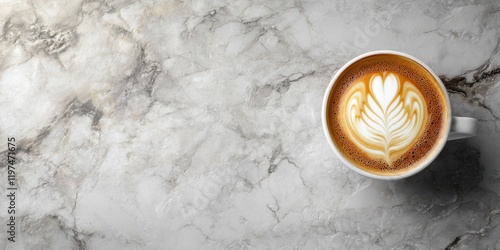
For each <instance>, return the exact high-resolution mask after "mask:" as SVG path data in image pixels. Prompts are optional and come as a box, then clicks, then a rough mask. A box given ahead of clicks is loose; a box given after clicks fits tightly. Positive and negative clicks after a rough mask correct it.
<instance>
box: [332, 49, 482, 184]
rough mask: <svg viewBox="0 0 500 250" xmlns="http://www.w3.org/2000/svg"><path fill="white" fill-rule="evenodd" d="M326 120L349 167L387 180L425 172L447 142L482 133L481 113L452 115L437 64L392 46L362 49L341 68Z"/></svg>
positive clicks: (334, 143) (337, 152)
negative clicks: (432, 66)
mask: <svg viewBox="0 0 500 250" xmlns="http://www.w3.org/2000/svg"><path fill="white" fill-rule="evenodd" d="M322 122H323V130H324V133H325V136H326V138H327V141H328V143H329V145H330V146H331V148H332V150H333V152H334V153H335V155H336V156H337V157H338V158H339V159H340V160H341V161H342V162H343V164H344V165H345V166H347V167H348V168H350V169H352V170H354V171H355V172H357V173H359V174H361V175H364V176H367V177H371V178H375V179H383V180H397V179H402V178H406V177H409V176H412V175H414V174H416V173H418V172H420V171H422V170H423V169H425V168H426V167H427V166H429V164H430V163H431V162H432V161H433V160H434V159H435V158H436V157H437V156H438V155H439V153H440V152H441V150H442V149H443V147H444V145H445V143H446V141H448V140H454V139H461V138H467V137H471V136H474V135H475V134H476V128H477V120H476V119H474V118H470V117H452V116H451V105H450V101H449V96H448V93H447V91H446V88H445V86H444V84H443V83H442V81H441V80H440V79H439V77H438V76H437V75H436V74H435V73H434V72H433V71H432V70H431V69H430V68H429V66H427V65H426V64H425V63H423V62H422V61H420V60H419V59H417V58H415V57H413V56H411V55H408V54H405V53H402V52H397V51H390V50H380V51H373V52H368V53H365V54H362V55H360V56H357V57H356V58H354V59H352V60H350V61H349V62H348V63H347V64H345V65H344V66H343V67H342V68H341V69H340V70H338V72H337V73H336V74H335V75H334V76H333V78H332V80H331V81H330V83H329V85H328V88H327V89H326V92H325V95H324V99H323V108H322Z"/></svg>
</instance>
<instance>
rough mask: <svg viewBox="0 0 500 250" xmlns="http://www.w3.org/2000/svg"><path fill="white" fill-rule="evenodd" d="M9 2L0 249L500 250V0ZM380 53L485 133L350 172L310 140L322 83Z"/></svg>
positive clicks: (3, 40) (1, 22) (318, 133)
mask: <svg viewBox="0 0 500 250" xmlns="http://www.w3.org/2000/svg"><path fill="white" fill-rule="evenodd" d="M0 6H1V7H0V27H2V29H1V30H0V114H1V116H0V138H1V142H0V143H1V148H2V149H1V152H2V153H1V156H0V159H1V160H2V164H1V166H0V183H1V184H0V187H1V189H2V190H1V194H2V195H1V196H2V198H1V199H0V221H2V223H1V224H2V226H0V227H2V228H1V229H0V238H1V240H0V249H500V215H499V214H500V196H499V195H500V88H499V87H498V85H499V82H500V3H499V2H498V1H495V0H489V1H488V0H486V1H430V0H426V1H411V0H404V1H395V0H394V1H388V0H384V1H345V0H339V1H326V0H321V1H254V2H250V1H222V0H221V1H219V0H216V1H196V0H194V1H177V0H172V1H168V0H167V1H163V0H157V1H155V0H151V1H132V0H115V1H98V0H88V1H83V0H74V1H73V0H72V1H70V0H66V1H63V0H52V1H49V0H43V1H28V0H26V1H25V0H16V1H12V0H7V1H5V0H4V1H0ZM377 49H392V50H398V51H403V52H406V53H409V54H411V55H414V56H416V57H417V58H420V59H421V60H422V61H424V62H426V63H428V65H429V66H430V67H431V68H432V69H433V70H434V71H435V72H436V73H437V74H438V75H440V77H441V78H442V80H443V82H444V83H445V84H446V86H447V89H448V91H449V92H450V94H451V102H452V108H453V114H454V115H459V116H471V117H475V118H477V119H478V120H479V131H478V135H477V137H475V138H472V139H467V140H460V141H453V142H449V143H448V144H447V145H446V147H445V148H444V150H443V152H442V153H441V154H440V156H439V157H438V158H437V160H436V161H435V162H434V163H433V164H432V165H431V166H430V167H429V168H427V169H426V170H424V171H423V172H420V173H419V174H417V175H415V176H413V177H410V178H408V179H404V180H401V181H378V180H372V179H368V178H365V177H362V176H360V175H358V174H356V173H354V172H353V171H351V170H349V169H347V168H346V167H344V166H343V165H342V164H341V163H340V161H339V160H338V159H337V158H336V157H335V156H334V154H333V152H332V151H331V149H330V148H329V145H328V144H327V142H326V140H325V138H324V134H323V131H322V127H321V103H322V97H323V94H324V91H325V89H326V87H327V85H328V82H329V80H330V78H331V77H332V75H333V74H334V73H335V72H336V71H337V70H338V69H339V68H340V67H341V66H342V65H343V64H344V63H346V62H347V61H348V60H349V59H351V58H353V57H355V56H356V55H359V54H361V53H363V52H367V51H372V50H377ZM10 137H14V138H15V139H16V147H17V154H16V156H17V158H18V162H17V163H16V164H15V167H16V171H17V172H16V185H17V187H18V190H17V191H16V192H17V193H16V195H17V196H16V202H17V203H16V204H17V207H16V214H15V216H16V223H17V224H16V230H17V233H16V238H15V240H16V242H11V241H8V240H6V239H7V238H8V237H9V234H8V233H7V226H6V223H7V222H8V220H9V218H10V215H9V214H8V213H7V208H8V206H9V199H8V197H7V194H8V192H7V187H8V183H7V179H8V172H7V164H6V162H7V153H8V152H7V150H6V148H7V144H8V142H7V138H10Z"/></svg>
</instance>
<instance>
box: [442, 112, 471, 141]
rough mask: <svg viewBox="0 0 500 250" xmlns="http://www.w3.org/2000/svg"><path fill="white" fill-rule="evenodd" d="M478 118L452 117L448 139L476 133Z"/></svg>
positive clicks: (465, 136) (466, 136)
mask: <svg viewBox="0 0 500 250" xmlns="http://www.w3.org/2000/svg"><path fill="white" fill-rule="evenodd" d="M476 131H477V119H475V118H471V117H457V116H454V117H452V119H451V128H450V133H449V134H448V141H451V140H456V139H462V138H468V137H472V136H475V135H476Z"/></svg>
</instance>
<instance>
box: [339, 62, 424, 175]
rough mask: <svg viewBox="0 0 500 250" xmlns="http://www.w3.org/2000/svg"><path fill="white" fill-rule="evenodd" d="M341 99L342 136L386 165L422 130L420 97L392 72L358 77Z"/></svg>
mask: <svg viewBox="0 0 500 250" xmlns="http://www.w3.org/2000/svg"><path fill="white" fill-rule="evenodd" d="M363 79H367V80H363ZM343 98H345V99H344V100H343V101H342V102H343V103H345V105H343V106H342V107H341V108H340V113H341V114H343V116H344V117H343V119H342V120H343V122H341V126H342V128H343V130H344V132H345V134H346V136H347V137H348V138H349V139H350V140H351V141H352V142H354V143H355V145H356V146H357V147H359V148H360V149H362V150H364V151H365V152H367V153H368V154H370V155H372V156H373V157H374V158H381V159H384V160H385V161H386V162H387V164H388V165H389V166H391V165H392V163H393V162H394V161H395V160H396V159H397V158H398V157H399V156H401V155H402V154H404V153H406V152H407V151H408V150H409V149H410V148H411V146H412V145H413V144H414V143H415V142H416V140H417V138H418V137H419V136H420V135H421V134H422V133H423V131H424V130H425V124H426V122H427V106H426V103H425V99H424V96H423V95H422V93H420V91H419V90H418V89H417V87H416V86H415V85H414V84H413V83H412V82H410V81H404V82H402V81H401V80H400V78H399V77H398V75H397V74H396V73H393V72H382V73H373V74H372V75H371V76H369V77H366V78H362V79H360V80H359V81H358V82H355V83H354V84H352V85H351V86H350V87H349V89H348V90H347V91H346V93H345V95H344V96H343Z"/></svg>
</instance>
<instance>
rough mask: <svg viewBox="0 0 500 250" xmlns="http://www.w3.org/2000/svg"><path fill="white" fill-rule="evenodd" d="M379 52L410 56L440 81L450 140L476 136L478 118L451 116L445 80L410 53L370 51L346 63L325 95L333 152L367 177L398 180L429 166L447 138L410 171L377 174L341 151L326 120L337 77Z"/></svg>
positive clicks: (327, 133)
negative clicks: (331, 92) (443, 94)
mask: <svg viewBox="0 0 500 250" xmlns="http://www.w3.org/2000/svg"><path fill="white" fill-rule="evenodd" d="M378 54H392V55H398V56H402V57H406V58H409V59H411V60H413V61H415V62H417V63H418V64H420V65H421V66H422V67H424V68H425V69H427V70H428V71H429V72H430V73H431V74H432V76H433V77H434V78H435V79H436V81H437V82H438V83H439V86H440V87H441V89H442V90H443V93H445V101H446V104H447V105H446V107H447V111H446V112H447V113H448V117H451V119H448V120H449V122H448V123H447V124H446V125H445V126H446V128H445V130H446V131H448V137H447V138H446V139H447V140H448V141H449V140H455V139H461V138H467V137H472V136H474V135H475V134H476V129H477V120H476V119H474V118H470V117H452V116H451V105H450V100H449V97H448V94H447V91H446V88H445V86H444V84H443V82H442V81H441V79H439V77H438V76H437V75H436V74H435V73H434V72H433V71H432V70H431V69H430V68H429V66H427V65H426V64H425V63H423V62H422V61H420V60H419V59H417V58H415V57H413V56H411V55H408V54H405V53H402V52H398V51H392V50H378V51H372V52H368V53H365V54H362V55H360V56H357V57H355V58H354V59H352V60H350V61H349V62H348V63H346V64H345V65H344V66H343V67H342V68H341V69H340V70H339V71H337V73H336V74H335V75H334V76H333V78H332V80H331V81H330V84H328V88H327V89H326V92H325V96H324V98H323V109H322V119H323V131H324V132H325V135H326V139H327V140H328V143H329V144H330V147H331V148H332V149H333V152H335V154H336V155H337V157H338V158H339V159H340V160H341V161H342V162H343V163H344V165H346V166H347V167H349V168H350V169H352V170H354V171H355V172H357V173H359V174H361V175H364V176H367V177H371V178H375V179H382V180H398V179H403V178H406V177H409V176H412V175H414V174H416V173H418V172H420V171H422V170H423V169H424V168H426V167H427V166H429V164H430V163H431V162H432V161H433V160H434V159H436V157H437V156H438V155H439V153H440V152H441V150H442V149H443V147H444V145H445V143H446V141H447V140H440V141H439V142H437V143H439V145H437V148H436V149H435V150H434V152H433V155H431V156H429V158H428V159H427V160H426V161H424V162H422V163H421V164H420V165H418V166H415V167H413V168H412V169H411V170H410V171H408V172H404V173H401V174H400V175H388V176H385V175H377V174H373V173H370V172H367V171H365V170H363V169H361V168H358V167H357V166H356V165H354V164H353V163H351V162H350V161H349V160H348V159H346V158H345V157H344V155H343V154H342V153H341V152H340V150H339V149H338V147H337V146H336V145H335V143H334V142H333V139H332V137H331V136H330V132H329V130H328V125H327V121H326V119H327V106H328V99H329V96H330V91H331V90H332V87H333V85H334V84H335V82H336V81H337V78H338V77H339V76H340V75H341V74H342V72H344V70H346V69H347V68H348V67H349V66H351V65H352V64H354V63H355V62H357V61H359V60H361V59H363V58H365V57H368V56H373V55H378Z"/></svg>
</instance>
